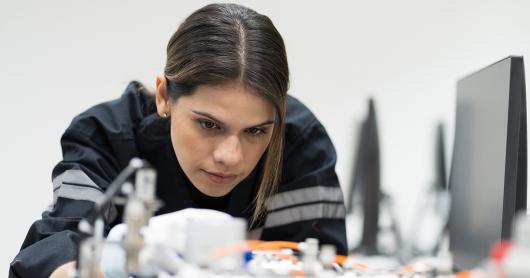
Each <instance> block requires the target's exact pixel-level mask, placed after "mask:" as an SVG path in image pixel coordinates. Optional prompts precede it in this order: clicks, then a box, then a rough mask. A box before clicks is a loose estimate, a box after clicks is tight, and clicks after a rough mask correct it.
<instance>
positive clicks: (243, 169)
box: [159, 83, 275, 197]
mask: <svg viewBox="0 0 530 278" xmlns="http://www.w3.org/2000/svg"><path fill="white" fill-rule="evenodd" d="M164 87H165V86H164ZM167 108H168V109H169V111H168V112H169V113H168V114H169V115H170V117H171V142H172V143H173V149H174V150H175V154H176V156H177V159H178V161H179V163H180V166H181V167H182V169H183V170H184V173H185V174H186V176H187V177H188V178H189V179H190V181H191V182H192V183H193V185H194V186H195V187H196V188H197V189H198V190H199V191H201V192H202V193H204V194H206V195H208V196H216V197H218V196H223V195H226V194H228V193H229V192H230V191H231V190H232V189H233V188H234V187H235V186H236V185H237V184H238V183H239V182H241V181H242V180H243V179H244V178H246V177H247V176H248V175H249V174H250V172H251V171H252V170H253V169H254V167H255V166H256V164H257V163H258V161H259V160H260V158H261V156H262V155H263V153H264V152H265V150H266V149H267V146H268V145H269V142H270V140H271V134H272V131H273V127H274V118H275V117H274V116H275V109H274V106H273V105H272V104H271V103H270V102H269V101H267V100H266V99H265V98H263V97H262V96H259V95H258V94H257V93H256V92H254V91H252V90H250V89H248V88H245V87H244V86H242V85H240V84H237V83H231V84H227V85H216V86H210V85H201V86H198V87H197V88H196V90H195V91H194V92H193V94H191V95H190V96H182V97H180V98H178V99H177V100H176V101H174V102H169V104H168V106H167ZM159 113H160V110H159Z"/></svg>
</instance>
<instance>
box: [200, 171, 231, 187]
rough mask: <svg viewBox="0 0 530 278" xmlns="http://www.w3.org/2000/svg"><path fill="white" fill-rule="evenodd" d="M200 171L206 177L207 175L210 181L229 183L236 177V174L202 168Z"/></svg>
mask: <svg viewBox="0 0 530 278" xmlns="http://www.w3.org/2000/svg"><path fill="white" fill-rule="evenodd" d="M202 171H203V172H204V173H205V174H206V177H208V179H209V180H210V181H212V182H214V183H219V184H229V183H231V182H233V181H234V180H235V179H236V177H237V175H235V174H231V173H219V172H210V171H206V170H204V169H202Z"/></svg>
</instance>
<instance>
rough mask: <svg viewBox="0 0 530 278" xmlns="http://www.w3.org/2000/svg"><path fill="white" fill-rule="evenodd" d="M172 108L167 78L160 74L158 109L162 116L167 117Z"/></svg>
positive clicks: (158, 78) (158, 76) (157, 87)
mask: <svg viewBox="0 0 530 278" xmlns="http://www.w3.org/2000/svg"><path fill="white" fill-rule="evenodd" d="M170 108H171V107H170V103H169V95H168V94H167V84H166V78H165V76H164V75H163V74H159V75H157V76H156V111H157V113H158V115H159V116H160V117H163V118H167V117H168V116H169V115H170V113H171V109H170Z"/></svg>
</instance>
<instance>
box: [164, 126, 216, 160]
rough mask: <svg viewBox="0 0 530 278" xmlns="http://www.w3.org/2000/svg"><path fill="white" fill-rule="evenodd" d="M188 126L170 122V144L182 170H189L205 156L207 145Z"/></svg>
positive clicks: (191, 127)
mask: <svg viewBox="0 0 530 278" xmlns="http://www.w3.org/2000/svg"><path fill="white" fill-rule="evenodd" d="M203 141H204V140H203V139H201V136H200V134H199V133H198V132H197V131H196V130H195V129H194V128H193V126H191V125H190V124H186V123H182V122H179V121H176V120H175V121H172V122H171V142H172V144H173V149H174V150H175V155H176V156H177V159H178V161H179V163H180V165H181V167H182V168H185V169H189V168H190V167H192V166H193V165H196V164H197V163H198V162H200V160H201V158H203V157H205V156H207V154H208V148H207V147H208V145H207V144H204V142H203Z"/></svg>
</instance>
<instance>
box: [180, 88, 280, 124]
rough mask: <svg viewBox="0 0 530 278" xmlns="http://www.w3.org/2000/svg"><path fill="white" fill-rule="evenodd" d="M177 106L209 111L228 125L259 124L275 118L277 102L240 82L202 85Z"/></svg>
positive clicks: (184, 97)
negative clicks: (275, 104)
mask: <svg viewBox="0 0 530 278" xmlns="http://www.w3.org/2000/svg"><path fill="white" fill-rule="evenodd" d="M177 106H181V108H184V109H188V110H190V111H200V112H206V113H209V114H211V115H212V116H215V117H216V118H218V119H219V120H222V121H224V122H225V123H226V124H241V125H249V124H257V123H260V122H264V121H267V120H274V112H275V110H274V105H273V104H272V103H271V102H270V101H269V100H268V99H266V98H265V97H264V96H263V95H260V94H259V93H257V92H256V91H255V90H253V89H251V88H248V87H246V86H244V85H241V84H239V83H228V84H223V85H200V86H198V87H197V88H196V89H195V90H194V92H193V94H191V95H189V96H182V97H180V98H179V99H178V100H177Z"/></svg>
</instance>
